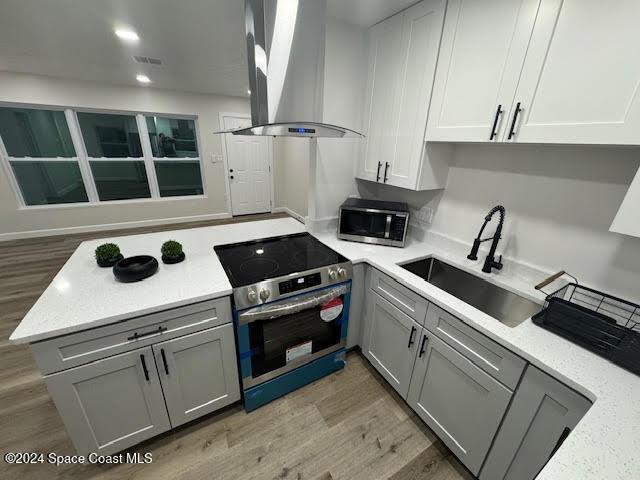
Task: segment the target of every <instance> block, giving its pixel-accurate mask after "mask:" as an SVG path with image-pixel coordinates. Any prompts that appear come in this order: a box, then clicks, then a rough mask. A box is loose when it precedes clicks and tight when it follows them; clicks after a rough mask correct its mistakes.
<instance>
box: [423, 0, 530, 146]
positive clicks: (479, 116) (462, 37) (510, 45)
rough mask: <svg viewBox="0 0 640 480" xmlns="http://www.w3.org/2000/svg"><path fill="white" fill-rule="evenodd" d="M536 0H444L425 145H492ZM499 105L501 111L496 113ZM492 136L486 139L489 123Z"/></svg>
mask: <svg viewBox="0 0 640 480" xmlns="http://www.w3.org/2000/svg"><path fill="white" fill-rule="evenodd" d="M539 3H540V2H539V0H450V1H449V4H448V7H447V14H446V20H445V25H444V31H443V36H442V45H441V48H440V56H439V58H438V67H437V71H436V78H435V84H434V90H433V99H432V101H431V109H430V111H429V122H428V127H427V135H426V140H427V141H457V142H488V141H492V140H493V141H497V140H498V139H500V138H501V134H502V132H504V131H505V130H507V129H508V125H507V124H508V121H507V120H508V117H507V112H508V110H509V107H510V105H511V103H512V100H513V95H514V93H515V90H516V86H517V82H518V77H519V75H520V70H521V68H522V63H523V62H524V57H525V54H526V51H527V45H528V43H529V39H530V37H531V32H532V30H533V25H534V23H535V19H536V14H537V11H538V4H539ZM498 106H501V111H502V113H498ZM496 117H497V123H496V132H497V134H496V135H495V136H493V137H492V129H493V124H494V120H495V119H496Z"/></svg>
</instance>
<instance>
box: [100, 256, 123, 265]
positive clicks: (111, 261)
mask: <svg viewBox="0 0 640 480" xmlns="http://www.w3.org/2000/svg"><path fill="white" fill-rule="evenodd" d="M123 258H124V256H123V255H122V254H121V253H119V254H118V256H117V257H113V258H110V259H108V260H103V259H100V258H98V259H96V262H98V266H100V267H113V266H114V265H115V264H116V263H118V262H119V261H120V260H122V259H123Z"/></svg>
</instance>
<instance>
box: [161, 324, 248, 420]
mask: <svg viewBox="0 0 640 480" xmlns="http://www.w3.org/2000/svg"><path fill="white" fill-rule="evenodd" d="M153 353H154V355H155V358H156V364H157V365H158V371H159V373H160V380H161V382H162V389H163V391H164V395H165V398H166V402H167V409H168V410H169V416H170V418H171V424H172V425H173V426H174V427H176V426H178V425H182V424H183V423H186V422H189V421H191V420H193V419H195V418H198V417H200V416H202V415H204V414H206V413H210V412H213V411H214V410H217V409H219V408H221V407H224V406H226V405H229V404H230V403H233V402H235V401H237V400H239V399H240V384H239V382H238V368H237V363H236V347H235V340H234V336H233V325H232V324H227V325H222V326H220V327H216V328H212V329H210V330H205V331H203V332H198V333H193V334H191V335H187V336H184V337H180V338H176V339H173V340H168V341H166V342H163V343H158V344H156V345H154V346H153Z"/></svg>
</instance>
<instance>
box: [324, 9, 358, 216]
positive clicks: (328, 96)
mask: <svg viewBox="0 0 640 480" xmlns="http://www.w3.org/2000/svg"><path fill="white" fill-rule="evenodd" d="M365 34H366V29H364V28H361V27H357V26H355V25H352V24H350V23H347V22H344V21H342V20H338V19H336V18H332V17H329V18H328V19H327V30H326V51H325V65H324V68H325V70H324V101H323V121H324V122H325V123H330V124H334V125H340V126H342V127H347V128H350V129H352V130H356V131H362V110H363V102H364V86H365V83H366V80H367V61H366V60H367V59H366V54H365V53H366V44H365V38H366V37H365ZM362 142H363V140H361V139H359V138H344V139H335V138H321V139H318V154H317V167H316V194H315V200H316V206H315V212H316V218H317V219H326V218H334V217H336V216H337V215H338V208H339V207H340V204H341V203H342V202H343V201H344V200H345V199H346V198H347V197H348V196H349V195H356V194H357V193H358V190H357V187H356V183H355V180H354V171H355V162H356V161H357V158H358V153H359V150H360V148H361V145H362Z"/></svg>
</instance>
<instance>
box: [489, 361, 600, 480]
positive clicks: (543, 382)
mask: <svg viewBox="0 0 640 480" xmlns="http://www.w3.org/2000/svg"><path fill="white" fill-rule="evenodd" d="M590 406H591V402H589V400H587V399H586V398H584V397H583V396H582V395H579V394H578V393H576V392H575V391H573V390H571V389H570V388H569V387H567V386H565V385H563V384H562V383H560V382H558V381H557V380H555V379H554V378H552V377H550V376H549V375H547V374H545V373H543V372H541V371H540V370H538V369H537V368H535V367H532V366H531V365H529V367H528V368H527V371H526V372H525V374H524V377H523V378H522V382H521V383H520V386H519V387H518V390H517V391H516V393H515V395H514V397H513V402H512V403H511V407H510V408H509V412H508V413H507V415H506V417H505V420H504V423H503V425H502V427H501V428H500V431H499V432H498V435H497V436H496V441H495V442H494V444H493V447H492V448H491V452H490V453H489V456H488V457H487V461H486V462H485V465H484V467H483V468H482V473H481V474H480V479H481V480H503V479H504V480H532V479H533V478H535V477H536V475H537V474H538V472H540V470H541V469H542V468H543V467H544V466H545V464H546V463H547V461H548V460H549V458H551V455H553V453H555V451H556V450H557V449H558V448H559V447H560V445H561V444H562V442H563V441H564V440H565V439H566V438H567V436H568V434H569V433H570V432H571V430H572V429H573V428H574V427H575V426H576V425H577V424H578V422H579V421H580V419H581V418H582V417H583V416H584V414H585V413H586V412H587V410H588V409H589V407H590Z"/></svg>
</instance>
